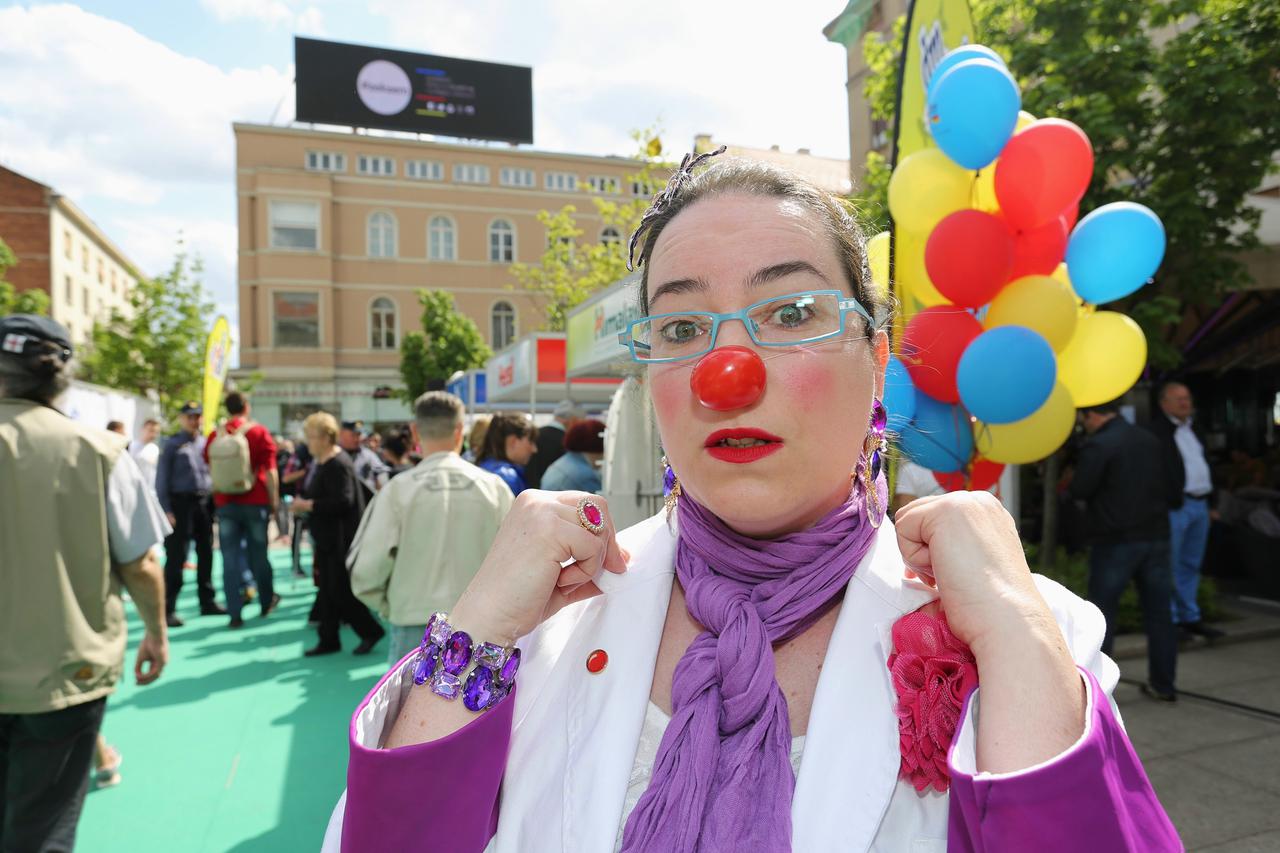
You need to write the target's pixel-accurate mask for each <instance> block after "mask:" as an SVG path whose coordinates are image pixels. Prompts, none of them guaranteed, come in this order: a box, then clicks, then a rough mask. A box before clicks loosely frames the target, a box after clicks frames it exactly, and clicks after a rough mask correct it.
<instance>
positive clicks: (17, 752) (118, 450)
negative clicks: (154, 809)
mask: <svg viewBox="0 0 1280 853" xmlns="http://www.w3.org/2000/svg"><path fill="white" fill-rule="evenodd" d="M71 354H72V351H71V340H70V337H69V336H68V335H67V330H66V329H64V328H63V327H62V326H61V325H60V324H58V323H56V322H54V321H53V320H50V319H49V318H48V317H38V316H34V315H30V314H17V315H13V316H9V317H0V506H2V507H4V512H2V513H0V602H4V603H5V606H4V617H3V618H2V619H0V791H3V792H4V793H3V795H0V813H2V819H0V850H71V849H72V848H73V847H74V845H75V833H76V823H77V822H78V821H79V818H80V810H81V807H82V806H83V804H84V795H85V792H86V791H87V789H88V787H89V769H90V767H91V765H92V761H93V753H94V747H95V745H96V743H97V739H98V729H99V728H100V726H101V725H102V714H103V711H104V710H105V708H106V701H107V696H108V695H110V694H111V693H112V692H113V691H114V690H115V685H116V682H117V681H119V679H120V678H121V676H122V675H123V669H124V654H125V644H126V634H127V630H126V624H125V617H124V605H123V604H122V603H121V600H120V586H121V585H122V584H123V585H124V587H125V588H126V589H128V590H129V596H130V598H131V599H132V600H133V604H134V606H135V607H136V608H137V610H138V614H139V615H140V616H141V617H142V622H143V624H144V625H145V627H146V630H145V632H144V634H143V636H142V638H141V640H140V641H139V642H138V655H137V662H136V663H135V665H134V676H135V678H136V679H137V681H138V683H139V684H149V683H151V682H152V681H155V680H156V679H157V678H159V677H160V673H161V671H162V670H163V668H164V665H165V663H166V662H167V661H168V659H169V641H168V634H167V629H166V627H165V622H164V578H163V577H162V575H161V572H160V565H159V563H158V562H157V561H156V558H155V553H154V548H155V545H156V544H157V543H158V542H160V540H162V539H163V538H164V537H165V536H166V535H167V534H168V533H169V526H168V525H167V524H166V523H165V518H164V514H163V513H162V512H161V510H160V505H159V504H158V503H157V502H156V499H155V497H154V495H153V493H152V491H151V488H150V486H148V485H147V482H146V480H145V478H144V477H143V476H142V472H141V471H139V470H138V465H137V463H136V462H134V460H133V457H131V456H130V455H129V454H128V453H127V452H126V451H125V444H126V441H125V439H124V438H123V437H121V436H118V435H115V434H114V433H110V432H107V431H106V430H104V429H102V428H101V425H99V424H94V425H92V426H87V425H84V424H80V423H77V422H75V421H73V420H71V419H70V418H68V417H67V416H66V415H64V414H62V413H61V412H59V411H58V410H57V409H55V408H54V407H53V403H54V401H55V400H56V399H57V398H58V397H59V396H60V395H61V394H62V392H63V391H65V390H66V388H67V385H68V384H69V383H70V381H71V364H70V362H71ZM13 602H16V603H18V604H17V605H16V606H15V605H13V604H11V603H13Z"/></svg>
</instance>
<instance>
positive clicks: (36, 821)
mask: <svg viewBox="0 0 1280 853" xmlns="http://www.w3.org/2000/svg"><path fill="white" fill-rule="evenodd" d="M106 708H107V700H106V697H103V698H101V699H95V700H94V701H92V702H85V703H83V704H80V705H72V706H71V707H70V708H64V709H62V710H61V711H48V712H46V713H43V714H0V785H2V786H3V790H0V850H4V851H6V853H7V852H8V851H14V853H19V851H21V853H27V851H30V853H36V851H39V853H63V851H70V850H71V849H72V848H73V847H74V846H75V841H76V824H77V823H78V822H79V821H80V810H81V808H82V807H83V806H84V795H85V793H86V792H87V791H88V790H89V768H90V766H91V765H92V764H93V749H94V746H95V744H96V743H97V741H98V729H99V728H101V727H102V715H103V712H105V711H106Z"/></svg>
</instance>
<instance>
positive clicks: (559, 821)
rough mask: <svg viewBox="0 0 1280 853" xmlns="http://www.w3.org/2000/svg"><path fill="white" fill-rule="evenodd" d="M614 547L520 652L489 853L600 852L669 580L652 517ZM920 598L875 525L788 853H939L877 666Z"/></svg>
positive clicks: (1054, 599)
mask: <svg viewBox="0 0 1280 853" xmlns="http://www.w3.org/2000/svg"><path fill="white" fill-rule="evenodd" d="M618 538H619V542H620V543H621V544H622V546H623V547H624V548H626V549H627V550H628V551H629V552H630V553H631V558H632V560H631V564H630V567H629V568H628V571H627V572H626V573H625V574H622V575H614V574H609V573H605V574H603V575H601V577H600V578H599V580H598V581H597V583H598V584H599V586H600V587H601V589H602V590H603V592H604V594H603V595H600V596H597V597H595V598H592V599H589V600H587V601H584V602H580V603H578V604H575V605H573V606H571V607H568V608H565V609H564V610H562V611H560V612H559V613H558V614H556V615H555V616H554V617H552V618H551V619H548V620H547V621H546V622H545V623H543V625H542V626H540V627H539V628H538V629H537V630H535V631H534V632H533V633H532V634H530V635H529V636H528V637H526V638H524V639H523V640H522V641H521V642H520V646H521V648H522V650H523V659H522V662H521V668H520V675H519V682H520V690H519V691H518V692H517V694H516V707H515V716H514V722H513V731H512V739H511V752H510V755H509V757H508V760H507V769H506V775H505V777H504V779H503V783H502V794H501V796H502V806H501V814H500V816H499V821H498V829H497V834H496V835H495V836H494V838H493V840H492V841H491V842H490V844H489V846H488V847H487V848H486V850H487V851H490V853H531V852H532V853H541V851H548V853H550V851H565V853H569V851H574V853H607V851H612V850H613V849H614V843H615V839H616V837H617V833H618V827H619V823H620V821H621V817H622V809H623V800H624V798H625V795H626V790H627V785H628V782H629V780H630V774H631V769H632V765H633V763H634V761H635V754H636V747H637V745H638V743H639V741H640V730H641V726H642V725H643V722H644V716H645V710H646V708H647V706H648V702H649V693H650V687H651V686H652V683H653V672H654V666H655V663H656V660H657V655H658V642H659V639H660V637H661V634H662V627H663V624H664V622H665V619H666V613H667V607H668V604H669V601H670V596H671V584H672V582H673V579H674V577H675V547H676V536H675V534H674V533H673V532H672V531H671V530H670V529H669V528H668V526H667V525H666V523H665V522H664V518H663V515H662V514H659V515H656V516H654V517H653V518H650V519H648V520H647V521H644V522H641V523H640V524H637V525H635V526H633V527H631V528H628V529H627V530H625V531H623V532H622V533H621V534H619V537H618ZM1035 581H1036V586H1037V587H1038V589H1039V590H1040V593H1041V595H1043V596H1044V598H1045V600H1046V601H1047V602H1048V604H1049V607H1050V608H1051V609H1052V611H1053V614H1054V616H1055V617H1056V618H1057V620H1058V624H1059V626H1060V627H1061V628H1062V631H1063V634H1064V636H1065V638H1066V640H1067V643H1068V646H1069V647H1070V649H1071V652H1072V656H1073V657H1074V658H1075V660H1076V662H1077V663H1078V664H1080V665H1081V666H1084V667H1087V668H1088V669H1090V670H1091V671H1092V672H1093V674H1094V675H1095V677H1096V678H1097V679H1098V682H1099V683H1100V684H1101V685H1102V687H1103V689H1104V690H1105V691H1106V692H1107V694H1108V695H1110V693H1111V691H1112V690H1113V689H1114V687H1115V684H1116V682H1117V680H1118V679H1119V670H1118V669H1117V667H1116V665H1115V664H1114V663H1113V662H1112V661H1111V660H1110V659H1109V658H1107V657H1106V656H1104V655H1103V654H1102V653H1101V651H1100V647H1101V644H1102V637H1103V629H1104V622H1103V617H1102V614H1101V613H1100V612H1099V611H1098V609H1097V608H1096V607H1094V606H1093V605H1091V604H1089V603H1088V602H1085V601H1083V600H1081V599H1080V598H1078V597H1077V596H1075V595H1074V594H1072V593H1071V592H1069V591H1068V590H1067V589H1066V588H1064V587H1062V586H1061V585H1059V584H1057V583H1055V582H1054V581H1051V580H1049V579H1047V578H1044V577H1041V576H1038V575H1037V576H1036V577H1035ZM936 596H937V594H936V593H935V592H934V591H933V590H931V589H929V588H928V587H926V586H924V585H922V584H919V583H916V582H910V581H906V580H904V578H903V562H902V558H901V555H900V554H899V552H898V547H897V538H896V535H895V533H894V530H893V525H892V523H891V522H889V521H888V520H887V519H886V521H885V523H884V524H883V525H882V526H881V528H880V530H879V532H878V534H877V535H876V537H875V539H874V540H873V542H872V545H871V548H870V550H869V551H868V552H867V555H866V557H864V558H863V560H862V563H861V564H860V565H859V566H858V570H857V572H855V574H854V576H853V579H852V580H851V581H850V582H849V585H848V587H847V589H846V591H845V598H844V603H843V606H842V607H841V610H840V614H839V616H838V618H837V620H836V625H835V629H834V632H833V633H832V636H831V642H830V645H829V647H828V650H827V657H826V664H825V665H824V666H823V668H822V673H821V674H820V676H819V678H818V685H817V690H816V692H815V694H814V697H813V706H812V709H811V711H810V715H809V727H808V731H807V732H806V733H805V735H806V737H805V745H804V754H803V757H802V759H801V764H800V772H799V774H798V775H797V778H796V789H795V797H794V800H793V802H792V809H791V818H792V849H793V850H794V851H796V852H797V853H819V852H820V851H821V853H827V851H832V850H841V851H844V850H851V851H871V853H902V851H909V853H934V851H937V853H943V851H945V850H946V844H947V842H946V839H947V799H948V795H947V794H939V793H936V792H933V791H929V792H927V793H924V794H919V793H917V792H916V790H915V789H914V788H913V787H912V786H911V785H910V783H908V782H905V781H901V780H899V779H898V769H899V764H900V761H901V754H900V752H899V749H900V747H899V741H898V720H897V717H896V716H895V714H894V705H895V702H896V698H897V697H896V694H895V692H894V689H893V684H892V681H891V680H890V676H889V670H888V658H889V653H890V652H891V651H892V648H891V643H890V636H891V635H890V631H891V629H892V627H893V623H894V622H895V621H897V620H898V619H899V618H900V617H901V616H903V615H904V614H906V613H909V612H911V611H914V610H917V609H919V608H920V607H922V606H923V605H925V604H927V603H928V602H930V601H932V600H933V599H934V598H936ZM594 649H604V650H605V651H606V652H608V655H609V664H608V667H607V668H606V669H605V670H604V671H603V672H602V673H600V674H598V675H592V674H591V673H589V672H588V671H587V669H586V665H585V664H586V659H587V655H589V654H590V653H591V651H592V650H594ZM1082 680H1084V682H1085V684H1086V686H1087V685H1088V681H1087V680H1085V679H1082ZM402 689H404V688H402V686H401V685H400V684H399V683H398V682H397V679H395V678H392V679H389V680H388V682H387V684H386V685H385V686H384V687H383V689H382V690H381V691H379V695H377V696H375V697H374V699H373V700H372V701H370V702H369V704H368V705H367V706H366V707H365V709H364V711H363V712H362V713H361V714H360V715H359V718H358V719H357V720H356V736H357V737H358V738H359V740H360V741H361V743H363V744H364V745H365V746H368V747H373V748H376V747H377V746H378V745H379V744H380V743H381V740H382V737H383V731H384V729H386V728H387V727H388V724H389V722H391V721H394V719H395V717H396V714H397V713H398V712H399V704H400V697H401V691H402ZM1092 701H1093V697H1092V695H1090V697H1089V702H1090V703H1092ZM977 708H978V701H977V697H975V698H974V700H973V701H972V702H971V703H970V714H969V715H968V717H966V719H965V720H964V721H963V722H962V724H961V728H960V731H958V732H957V735H956V736H957V739H958V743H959V745H960V747H961V749H962V751H963V752H965V753H967V754H964V755H959V754H958V760H959V762H960V765H961V767H962V768H963V769H966V770H968V771H970V772H972V771H973V770H974V768H975V767H976V756H975V755H974V752H975V750H976V737H975V731H976V730H975V726H976V716H977V713H978V710H977ZM1086 719H1089V717H1088V716H1086ZM1085 734H1086V735H1087V731H1086V733H1085ZM1082 738H1083V736H1082ZM1051 760H1052V759H1051ZM1046 763H1047V762H1046ZM1038 766H1043V765H1038ZM1031 769H1034V768H1028V770H1031ZM1022 772H1027V771H1022ZM345 802H346V792H343V795H342V799H340V800H339V801H338V805H337V807H336V808H335V809H334V812H333V816H332V818H331V819H330V822H329V827H328V831H327V832H326V833H325V841H324V847H323V851H324V853H338V851H339V850H340V839H341V828H342V813H343V807H344V804H345Z"/></svg>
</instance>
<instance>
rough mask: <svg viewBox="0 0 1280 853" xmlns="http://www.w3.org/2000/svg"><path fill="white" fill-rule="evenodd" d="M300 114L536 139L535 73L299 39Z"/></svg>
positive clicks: (355, 123) (471, 135)
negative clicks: (534, 114)
mask: <svg viewBox="0 0 1280 853" xmlns="http://www.w3.org/2000/svg"><path fill="white" fill-rule="evenodd" d="M293 59H294V65H295V68H296V71H295V75H296V79H297V93H298V94H297V120H298V121H307V122H317V123H320V124H341V125H349V126H351V127H377V128H382V129H384V130H407V131H412V132H414V133H433V134H438V135H440V136H459V137H464V138H467V139H494V140H498V141H501V142H529V143H531V142H533V71H532V69H529V68H525V67H522V66H517V65H499V64H496V63H493V62H475V61H473V60H469V59H451V58H449V57H446V56H432V55H430V54H426V53H407V52H405V51H402V50H384V49H383V48H379V47H365V46H363V45H356V44H339V43H337V42H331V41H317V40H316V39H307V38H294V40H293Z"/></svg>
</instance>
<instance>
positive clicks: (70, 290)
mask: <svg viewBox="0 0 1280 853" xmlns="http://www.w3.org/2000/svg"><path fill="white" fill-rule="evenodd" d="M64 278H66V283H67V307H68V308H70V307H72V306H73V305H75V304H76V289H75V285H73V284H72V283H71V276H64Z"/></svg>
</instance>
